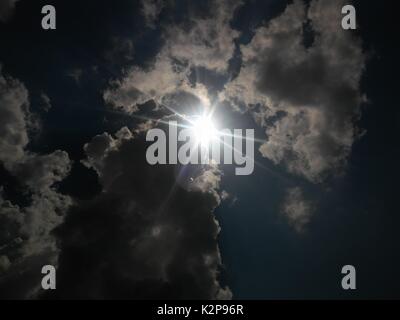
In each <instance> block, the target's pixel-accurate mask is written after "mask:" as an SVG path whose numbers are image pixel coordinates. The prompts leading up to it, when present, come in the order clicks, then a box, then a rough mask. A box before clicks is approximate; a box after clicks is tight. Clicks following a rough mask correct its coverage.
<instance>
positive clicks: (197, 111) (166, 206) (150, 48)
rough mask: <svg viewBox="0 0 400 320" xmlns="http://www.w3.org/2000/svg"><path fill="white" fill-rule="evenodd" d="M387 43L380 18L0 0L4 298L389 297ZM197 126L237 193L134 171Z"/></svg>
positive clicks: (393, 263)
mask: <svg viewBox="0 0 400 320" xmlns="http://www.w3.org/2000/svg"><path fill="white" fill-rule="evenodd" d="M348 3H351V4H352V5H354V7H355V9H356V19H357V28H356V30H344V29H343V28H342V27H341V20H342V18H343V15H342V13H341V8H342V7H343V6H344V5H345V4H348ZM46 4H51V5H53V6H54V7H55V9H56V29H55V30H43V29H42V27H41V20H42V18H43V16H44V15H43V14H42V13H41V9H42V7H43V6H44V5H46ZM396 29H397V28H396V17H395V10H394V9H393V2H390V1H380V2H379V3H378V2H374V3H372V2H368V3H367V1H357V0H355V1H353V2H349V1H344V0H343V1H342V0H332V1H327V0H304V1H303V0H295V1H284V0H207V1H184V0H140V1H139V0H138V1H134V0H119V1H114V2H113V3H112V4H111V3H110V2H109V1H102V0H100V1H92V0H88V1H84V2H82V1H80V2H78V1H56V0H54V1H41V0H35V1H28V0H0V42H1V44H0V298H2V299H71V298H72V299H119V298H123V299H166V298H168V299H360V298H366V299H384V298H386V299H393V298H400V273H399V272H398V270H400V257H399V249H400V248H399V245H400V241H399V240H400V235H399V233H398V228H399V226H400V217H399V215H398V209H397V208H398V207H397V206H398V204H397V200H398V196H399V191H398V190H399V188H397V183H398V169H397V167H398V158H399V144H398V141H397V136H398V134H397V131H398V128H399V124H400V115H399V111H398V108H397V99H396V98H397V97H396V84H397V78H398V75H397V71H396V67H397V60H398V59H397V56H398V55H397V54H396V53H397V45H396V42H395V39H396V32H397V30H396ZM211 111H212V117H213V122H214V124H215V126H216V127H217V129H224V128H228V129H230V130H233V129H253V130H254V133H255V139H254V148H255V149H254V162H255V167H254V171H253V172H252V173H251V174H250V175H242V176H240V175H236V174H235V171H234V169H235V166H234V165H229V164H220V165H217V164H208V165H180V164H158V165H150V164H149V163H148V162H147V160H146V150H147V148H148V147H149V145H150V143H149V141H146V134H147V132H149V131H150V130H152V129H162V130H165V129H166V124H167V123H168V121H170V120H174V121H177V122H178V124H179V125H186V124H187V123H188V121H187V119H188V118H190V117H196V116H199V115H202V114H204V113H207V114H209V113H210V112H211ZM48 264H50V265H54V266H55V267H56V270H57V273H56V275H57V289H56V290H43V289H42V287H41V279H42V276H43V275H42V273H41V268H42V266H43V265H48ZM345 265H352V266H354V267H355V269H356V272H357V278H356V279H357V288H356V290H343V288H342V286H341V280H342V278H343V274H341V270H342V267H343V266H345Z"/></svg>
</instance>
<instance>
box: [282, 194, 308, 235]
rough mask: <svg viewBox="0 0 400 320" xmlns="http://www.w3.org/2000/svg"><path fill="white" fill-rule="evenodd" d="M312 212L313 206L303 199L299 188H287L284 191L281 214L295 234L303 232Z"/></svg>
mask: <svg viewBox="0 0 400 320" xmlns="http://www.w3.org/2000/svg"><path fill="white" fill-rule="evenodd" d="M314 211H315V205H314V204H313V203H312V202H311V201H309V200H307V199H305V198H304V195H303V192H302V190H301V189H300V188H299V187H295V188H289V189H288V190H287V191H286V195H285V199H284V203H283V207H282V214H283V215H284V216H285V218H286V219H287V220H288V222H289V225H290V226H292V227H293V228H294V229H295V230H296V231H297V232H299V233H302V232H304V230H305V228H306V227H307V225H308V223H309V222H310V219H311V216H312V214H313V213H314Z"/></svg>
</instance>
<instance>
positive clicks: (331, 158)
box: [221, 0, 365, 182]
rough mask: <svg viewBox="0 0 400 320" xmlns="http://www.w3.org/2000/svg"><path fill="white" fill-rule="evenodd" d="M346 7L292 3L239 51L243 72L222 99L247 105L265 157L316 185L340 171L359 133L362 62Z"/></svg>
mask: <svg viewBox="0 0 400 320" xmlns="http://www.w3.org/2000/svg"><path fill="white" fill-rule="evenodd" d="M342 5H344V2H343V1H320V0H314V1H311V2H310V5H309V7H307V6H306V4H305V3H304V2H303V1H295V2H294V3H293V4H291V5H288V6H287V8H286V10H285V12H284V13H282V14H281V15H280V16H278V17H277V18H275V19H273V20H272V21H270V22H269V23H268V25H266V26H262V27H260V28H258V29H257V30H256V32H255V35H254V37H253V39H252V40H251V41H250V43H249V44H247V45H242V46H241V51H242V57H243V63H242V68H241V70H240V73H239V75H238V77H237V78H236V79H235V80H234V81H232V82H230V83H228V84H227V85H226V90H225V91H224V92H223V93H222V94H221V97H222V98H223V99H226V100H228V101H230V102H231V103H232V104H233V105H235V106H236V107H237V108H238V109H243V105H244V106H245V108H247V109H248V110H249V111H250V112H251V113H253V115H254V117H255V119H257V120H258V121H259V123H260V124H261V125H262V126H264V127H265V129H266V136H267V141H266V142H265V144H263V145H262V146H261V148H260V152H261V154H262V155H263V156H265V157H267V158H269V159H271V160H272V161H273V162H275V163H277V164H278V163H283V164H284V165H286V167H287V168H288V170H289V171H290V172H293V173H295V174H298V175H302V176H304V177H306V178H307V179H308V180H310V181H312V182H320V181H321V180H323V179H324V178H325V177H326V176H327V175H330V174H335V173H338V172H340V171H341V170H342V169H343V168H344V167H345V164H346V159H347V158H348V156H349V153H350V151H351V147H352V144H353V143H354V141H355V139H357V137H358V136H359V135H360V130H359V129H358V128H357V126H356V125H355V121H356V120H357V119H358V118H359V117H360V103H361V102H362V95H361V93H360V90H359V82H360V78H361V74H362V71H363V67H364V62H365V57H364V54H363V52H362V48H361V43H360V40H359V39H358V38H356V37H355V36H354V34H353V33H351V32H349V31H346V30H343V29H342V28H341V18H342V15H341V7H342ZM307 21H308V23H310V25H311V27H312V36H313V41H312V42H311V44H310V45H305V36H306V35H305V34H304V24H305V23H307ZM308 36H309V35H308ZM254 106H261V108H254ZM255 110H257V111H255ZM278 114H279V115H280V116H279V117H277V115H278Z"/></svg>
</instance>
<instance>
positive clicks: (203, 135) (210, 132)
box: [192, 115, 217, 146]
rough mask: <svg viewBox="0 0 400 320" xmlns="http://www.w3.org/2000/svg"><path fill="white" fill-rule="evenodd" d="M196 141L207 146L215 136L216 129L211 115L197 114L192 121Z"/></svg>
mask: <svg viewBox="0 0 400 320" xmlns="http://www.w3.org/2000/svg"><path fill="white" fill-rule="evenodd" d="M192 128H193V130H194V136H195V138H196V141H197V143H198V144H200V145H201V146H208V145H209V144H210V143H211V142H212V141H213V140H214V139H215V138H216V137H217V130H216V128H215V125H214V122H213V121H212V119H211V116H208V115H202V116H197V117H195V118H194V119H193V121H192Z"/></svg>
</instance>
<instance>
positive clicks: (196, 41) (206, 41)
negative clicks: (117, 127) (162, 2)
mask: <svg viewBox="0 0 400 320" xmlns="http://www.w3.org/2000/svg"><path fill="white" fill-rule="evenodd" d="M146 3H147V2H146ZM154 4H155V2H150V3H148V4H147V5H146V6H149V7H146V8H147V9H146V10H148V11H149V12H153V11H152V10H150V9H154V8H155V6H154ZM240 5H241V1H233V0H224V1H211V2H210V6H209V8H208V14H207V15H205V16H199V15H198V14H197V13H195V12H191V11H190V12H188V14H187V17H186V18H187V19H186V20H185V21H184V22H181V23H172V24H168V25H166V26H164V28H163V39H164V40H165V41H164V45H163V47H162V48H161V50H160V52H159V53H158V54H157V56H156V57H155V58H154V61H153V62H152V63H151V64H150V65H148V66H146V67H139V66H134V67H131V68H129V69H127V70H125V75H124V77H123V78H122V79H119V80H114V81H111V83H110V88H108V89H106V90H105V92H104V94H103V98H104V100H105V101H106V102H107V103H108V104H110V105H111V106H112V107H114V108H118V109H121V110H123V111H126V112H128V113H132V112H137V111H138V105H140V104H144V103H145V102H147V101H149V100H154V101H156V102H157V103H161V101H162V99H163V98H164V97H166V96H167V95H170V94H174V93H176V92H178V91H184V92H189V93H193V94H195V95H198V96H199V97H200V98H201V99H203V98H204V97H206V98H205V99H206V100H207V99H208V90H207V89H206V88H204V87H202V85H201V84H200V83H198V84H194V85H193V84H192V83H191V82H190V79H189V77H190V74H191V72H192V71H193V70H194V69H196V68H199V67H202V68H205V69H206V70H209V71H213V72H217V73H220V74H224V73H226V72H227V69H228V61H229V60H230V59H231V58H232V57H233V54H234V51H235V43H234V40H235V39H236V38H237V37H238V36H239V32H238V31H236V30H233V29H232V28H231V26H230V24H229V22H230V20H231V19H232V17H233V13H234V12H235V10H236V9H237V8H238V7H239V6H240ZM204 89H205V90H204Z"/></svg>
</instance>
